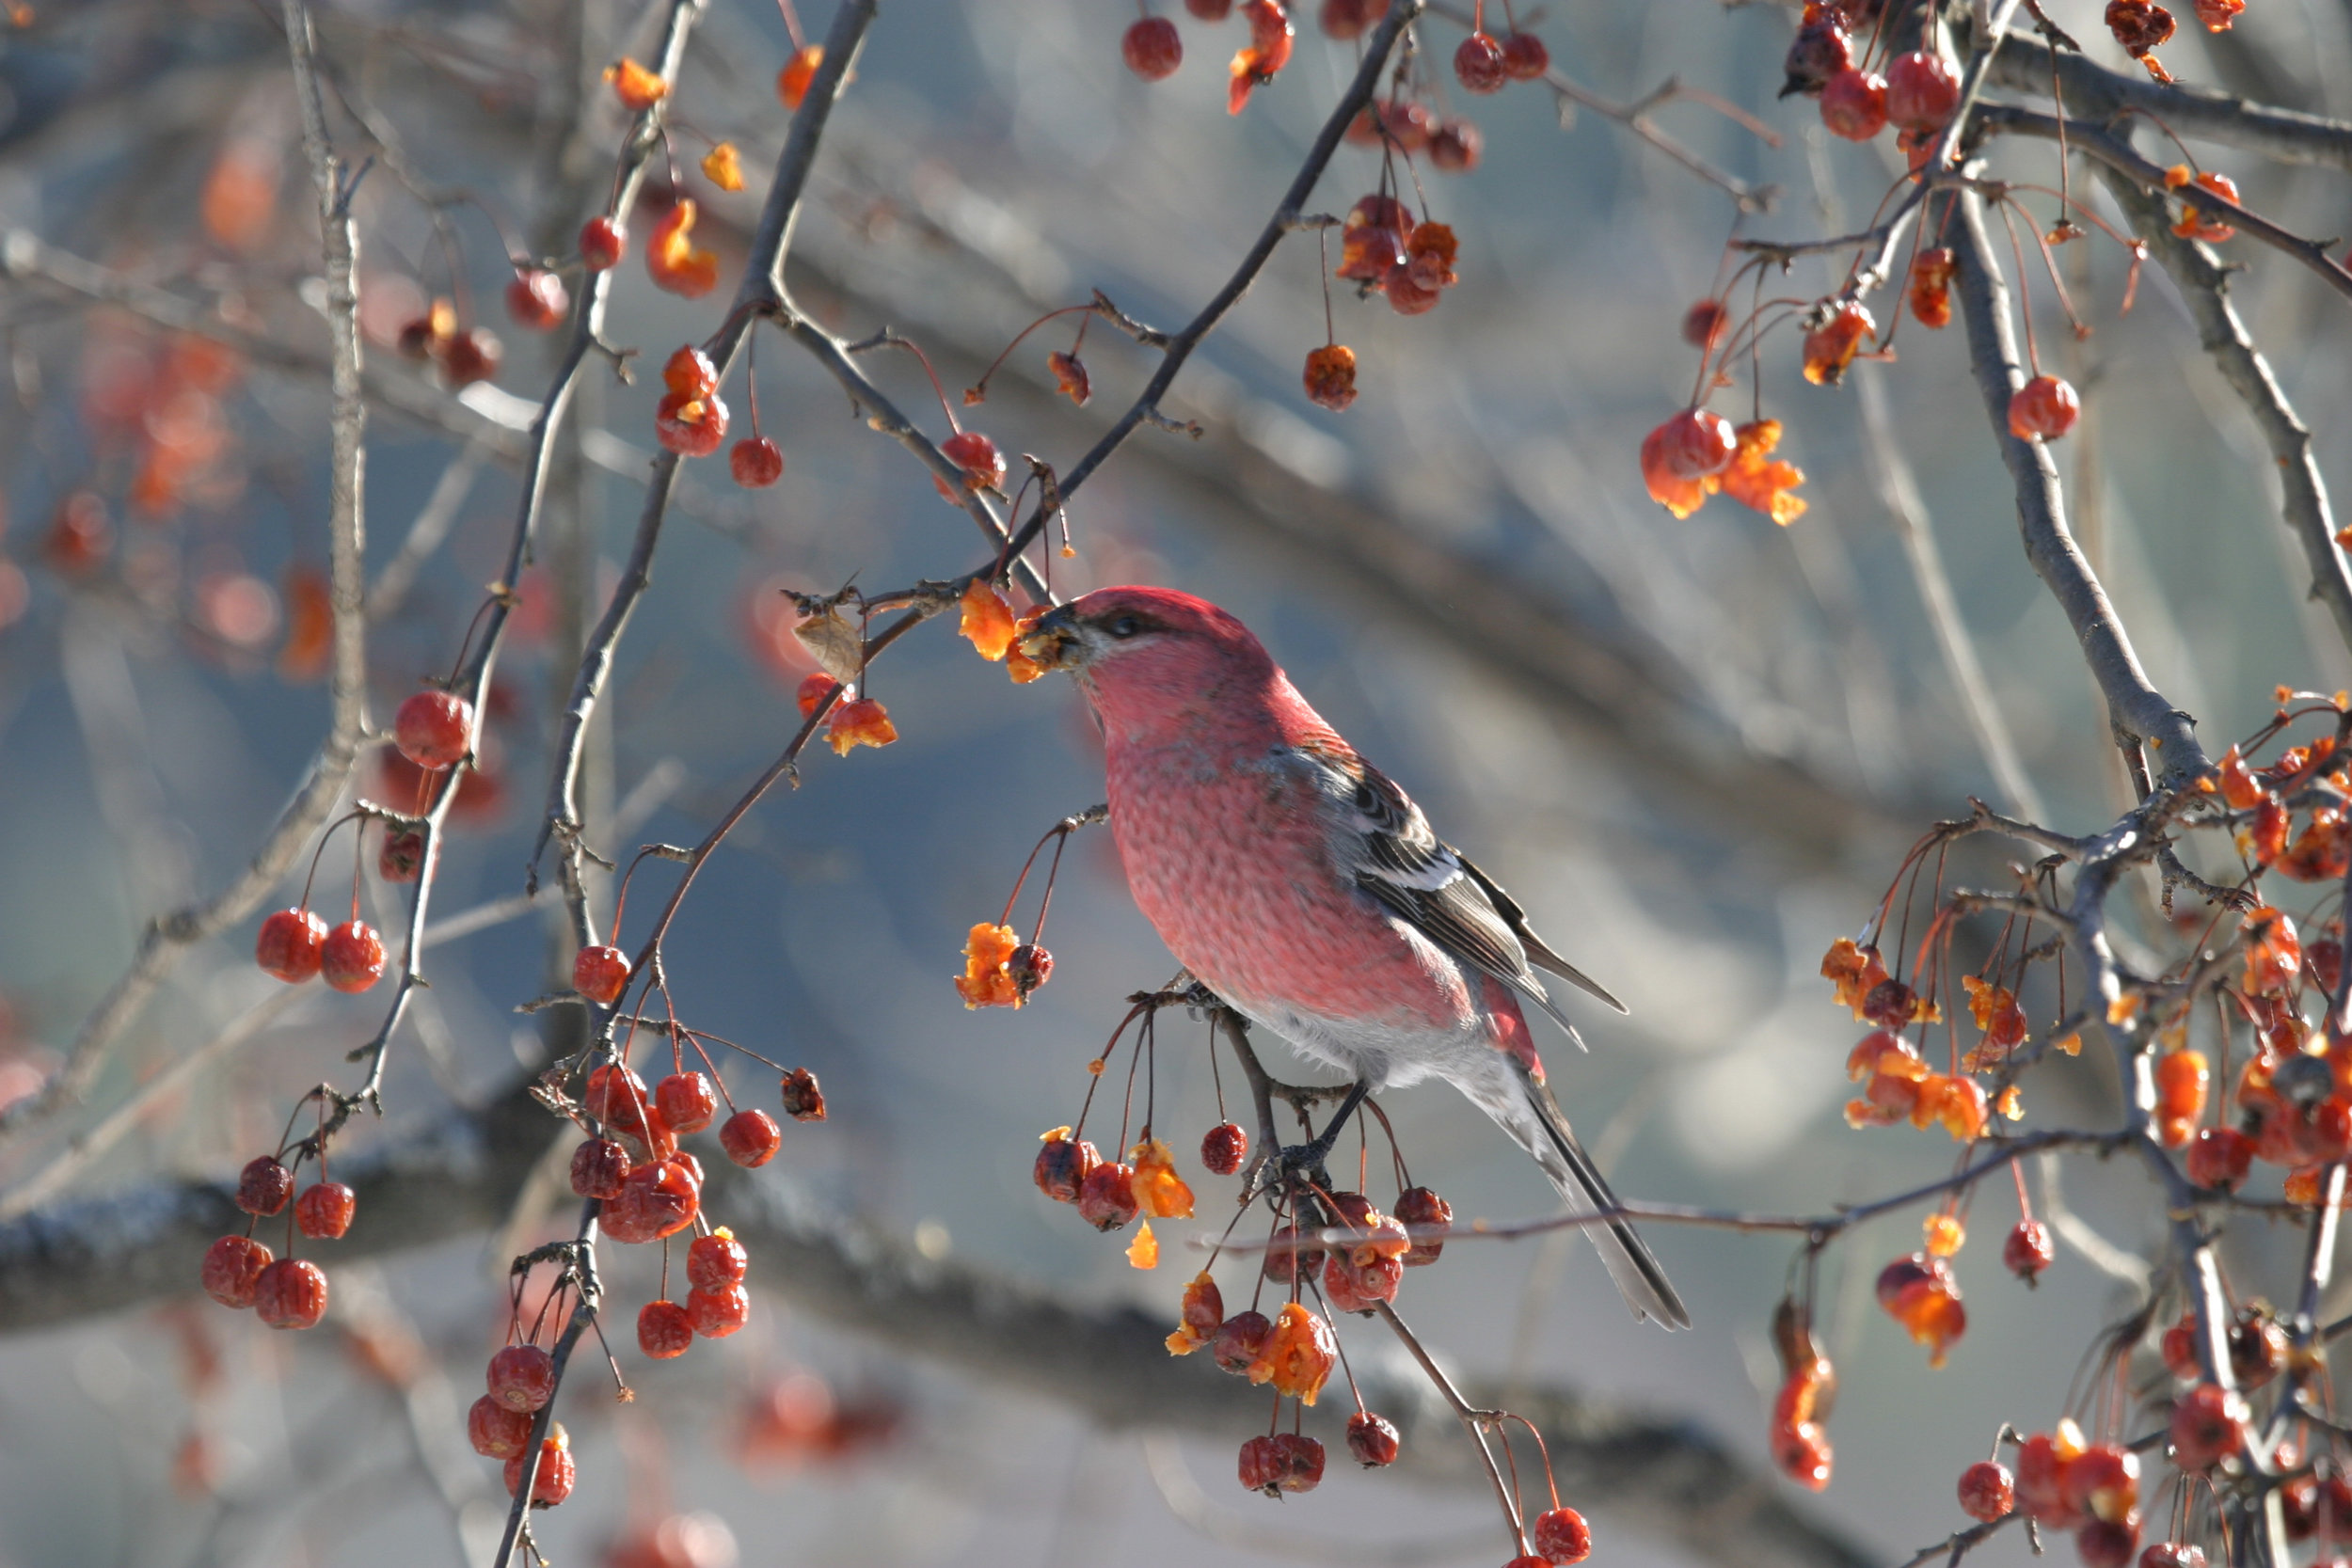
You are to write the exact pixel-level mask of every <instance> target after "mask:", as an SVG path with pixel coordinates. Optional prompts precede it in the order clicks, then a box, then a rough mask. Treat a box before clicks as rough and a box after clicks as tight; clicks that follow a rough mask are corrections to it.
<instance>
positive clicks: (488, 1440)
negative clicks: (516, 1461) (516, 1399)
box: [466, 1394, 531, 1459]
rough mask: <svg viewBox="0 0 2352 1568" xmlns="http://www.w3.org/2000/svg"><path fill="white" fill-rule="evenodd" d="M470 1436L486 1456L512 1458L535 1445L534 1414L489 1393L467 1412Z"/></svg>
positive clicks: (468, 1433) (475, 1450)
mask: <svg viewBox="0 0 2352 1568" xmlns="http://www.w3.org/2000/svg"><path fill="white" fill-rule="evenodd" d="M466 1439H467V1441H468V1442H470V1443H471V1444H472V1445H473V1451H474V1452H476V1453H478V1454H480V1455H481V1456H482V1457H483V1458H485V1459H512V1458H514V1457H515V1456H516V1454H518V1453H520V1452H522V1451H523V1450H524V1449H527V1448H529V1447H530V1446H531V1414H530V1412H529V1411H524V1410H509V1409H507V1408H506V1406H504V1405H502V1404H501V1403H499V1402H498V1401H496V1400H494V1399H492V1398H491V1397H490V1396H489V1395H487V1394H485V1395H483V1396H482V1397H481V1398H480V1399H478V1400H476V1401H474V1402H473V1408H472V1409H470V1410H469V1411H467V1412H466Z"/></svg>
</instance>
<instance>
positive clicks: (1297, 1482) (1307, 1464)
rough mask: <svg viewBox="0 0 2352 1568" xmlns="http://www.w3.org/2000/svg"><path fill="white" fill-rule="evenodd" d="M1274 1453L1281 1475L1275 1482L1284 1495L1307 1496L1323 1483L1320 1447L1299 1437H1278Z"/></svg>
mask: <svg viewBox="0 0 2352 1568" xmlns="http://www.w3.org/2000/svg"><path fill="white" fill-rule="evenodd" d="M1274 1449H1275V1452H1276V1453H1277V1455H1279V1459H1280V1462H1281V1465H1282V1473H1281V1475H1280V1476H1279V1478H1278V1480H1277V1481H1276V1482H1275V1485H1276V1487H1277V1488H1278V1489H1279V1490H1280V1491H1284V1492H1311V1491H1313V1490H1314V1489H1315V1487H1316V1486H1317V1485H1318V1484H1320V1483H1321V1481H1322V1480H1323V1444H1322V1443H1321V1442H1319V1441H1318V1440H1316V1439H1315V1438H1312V1437H1309V1436H1307V1435H1306V1434H1304V1433H1296V1432H1284V1433H1276V1434H1275V1438H1274Z"/></svg>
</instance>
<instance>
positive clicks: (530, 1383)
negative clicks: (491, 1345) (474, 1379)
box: [485, 1345, 555, 1411]
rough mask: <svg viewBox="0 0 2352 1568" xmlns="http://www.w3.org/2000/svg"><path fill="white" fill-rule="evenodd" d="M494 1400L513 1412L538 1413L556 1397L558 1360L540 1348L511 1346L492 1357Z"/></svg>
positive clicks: (489, 1378) (490, 1373)
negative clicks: (532, 1411) (556, 1365)
mask: <svg viewBox="0 0 2352 1568" xmlns="http://www.w3.org/2000/svg"><path fill="white" fill-rule="evenodd" d="M485 1377H486V1381H487V1382H488V1383H489V1386H490V1397H491V1398H492V1399H494V1400H496V1401H498V1402H499V1403H501V1404H502V1405H504V1406H506V1408H507V1409H509V1410H522V1411H531V1410H536V1409H538V1408H539V1407H540V1406H541V1405H544V1404H546V1403H547V1402H548V1401H549V1400H551V1399H553V1398H554V1397H555V1357H554V1356H552V1355H549V1354H548V1353H547V1352H546V1351H544V1350H542V1349H540V1348H539V1347H538V1346H537V1345H508V1346H507V1347H506V1348H505V1349H504V1350H501V1351H500V1352H499V1353H498V1354H496V1355H493V1356H492V1357H490V1367H489V1370H488V1372H487V1373H486V1374H485Z"/></svg>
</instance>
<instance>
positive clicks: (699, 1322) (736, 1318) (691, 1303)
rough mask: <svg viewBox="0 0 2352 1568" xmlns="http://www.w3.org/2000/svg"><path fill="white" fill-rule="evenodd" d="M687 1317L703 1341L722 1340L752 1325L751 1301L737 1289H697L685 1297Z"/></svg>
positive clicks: (749, 1296)
mask: <svg viewBox="0 0 2352 1568" xmlns="http://www.w3.org/2000/svg"><path fill="white" fill-rule="evenodd" d="M686 1315H687V1317H688V1318H690V1319H691V1320H692V1322H693V1324H694V1332H695V1333H697V1334H699V1335H701V1336H702V1337H703V1338H706V1339H723V1338H726V1337H727V1336H728V1335H730V1334H732V1333H734V1332H735V1331H736V1330H737V1329H739V1328H741V1327H742V1326H743V1325H744V1324H745V1323H749V1322H751V1321H752V1298H751V1295H750V1294H749V1292H747V1291H745V1290H744V1289H743V1287H742V1286H740V1285H716V1286H703V1285H697V1286H695V1287H694V1288H693V1289H692V1290H691V1291H688V1292H687V1293H686Z"/></svg>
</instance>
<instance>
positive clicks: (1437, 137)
mask: <svg viewBox="0 0 2352 1568" xmlns="http://www.w3.org/2000/svg"><path fill="white" fill-rule="evenodd" d="M1485 156H1486V136H1485V135H1482V134H1481V133H1480V131H1479V129H1478V127H1477V126H1475V125H1473V124H1471V123H1470V121H1469V120H1467V119H1448V120H1440V121H1439V122H1438V128H1437V129H1436V130H1435V131H1432V132H1430V133H1429V161H1430V162H1431V163H1433V164H1435V165H1436V166H1438V168H1439V169H1440V170H1442V171H1443V172H1445V173H1447V174H1468V173H1469V172H1470V170H1471V169H1474V168H1476V167H1477V166H1478V164H1479V160H1480V159H1482V158H1484V157H1485Z"/></svg>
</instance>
